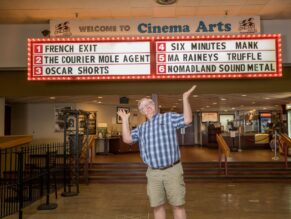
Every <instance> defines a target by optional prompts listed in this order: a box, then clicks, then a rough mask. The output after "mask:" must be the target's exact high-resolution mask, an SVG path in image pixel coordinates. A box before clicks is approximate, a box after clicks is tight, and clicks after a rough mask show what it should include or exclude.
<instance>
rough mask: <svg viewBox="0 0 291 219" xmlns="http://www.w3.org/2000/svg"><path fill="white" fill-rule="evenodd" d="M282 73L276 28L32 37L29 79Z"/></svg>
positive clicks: (273, 75)
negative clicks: (223, 33)
mask: <svg viewBox="0 0 291 219" xmlns="http://www.w3.org/2000/svg"><path fill="white" fill-rule="evenodd" d="M281 76H282V57H281V38H280V35H276V34H268V35H267V34H263V35H233V36H230V35H228V36H196V37H195V36H192V37H191V36H185V37H121V38H118V37H117V38H67V39H58V38H52V39H29V41H28V80H120V79H123V80H124V79H125V80H131V79H192V78H201V79H205V78H250V77H251V78H252V77H281Z"/></svg>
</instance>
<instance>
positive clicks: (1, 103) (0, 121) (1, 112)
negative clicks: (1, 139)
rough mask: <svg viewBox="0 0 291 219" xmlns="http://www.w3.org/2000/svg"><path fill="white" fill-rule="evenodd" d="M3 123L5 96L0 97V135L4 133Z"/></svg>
mask: <svg viewBox="0 0 291 219" xmlns="http://www.w3.org/2000/svg"><path fill="white" fill-rule="evenodd" d="M4 124H5V98H4V97H0V136H3V135H4V127H5V126H4Z"/></svg>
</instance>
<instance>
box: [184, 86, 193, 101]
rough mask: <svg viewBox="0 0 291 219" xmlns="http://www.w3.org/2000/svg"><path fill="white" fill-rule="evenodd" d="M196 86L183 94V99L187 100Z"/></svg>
mask: <svg viewBox="0 0 291 219" xmlns="http://www.w3.org/2000/svg"><path fill="white" fill-rule="evenodd" d="M195 88H196V85H193V86H192V87H191V88H190V89H189V90H187V91H186V92H185V93H183V99H188V98H189V96H190V94H191V93H192V92H193V91H194V90H195Z"/></svg>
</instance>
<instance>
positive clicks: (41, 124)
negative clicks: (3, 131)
mask: <svg viewBox="0 0 291 219" xmlns="http://www.w3.org/2000/svg"><path fill="white" fill-rule="evenodd" d="M65 106H71V107H72V108H73V109H80V110H85V111H96V112H97V123H107V124H108V131H109V132H110V131H112V130H113V131H119V132H120V131H121V124H116V107H117V106H115V105H114V106H113V105H100V104H97V103H96V104H94V103H77V104H75V103H64V104H53V103H48V104H13V105H12V121H11V123H12V125H11V129H12V130H11V134H12V135H21V134H31V135H33V142H34V143H40V142H51V141H55V142H59V141H63V137H64V134H63V132H55V109H56V108H63V107H65ZM127 107H128V106H127ZM130 109H131V111H132V112H136V113H137V117H134V116H133V114H132V116H131V120H130V124H131V125H136V124H138V123H141V122H142V121H144V117H143V116H142V115H140V114H139V113H138V112H137V108H136V107H135V106H132V107H130Z"/></svg>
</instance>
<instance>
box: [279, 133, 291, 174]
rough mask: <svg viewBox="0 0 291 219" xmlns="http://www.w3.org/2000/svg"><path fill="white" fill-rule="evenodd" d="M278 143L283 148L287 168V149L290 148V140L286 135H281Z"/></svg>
mask: <svg viewBox="0 0 291 219" xmlns="http://www.w3.org/2000/svg"><path fill="white" fill-rule="evenodd" d="M279 142H280V144H282V146H283V151H284V160H285V167H286V168H288V158H287V156H288V148H291V139H290V138H289V136H288V135H287V134H286V133H281V134H280V135H279Z"/></svg>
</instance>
